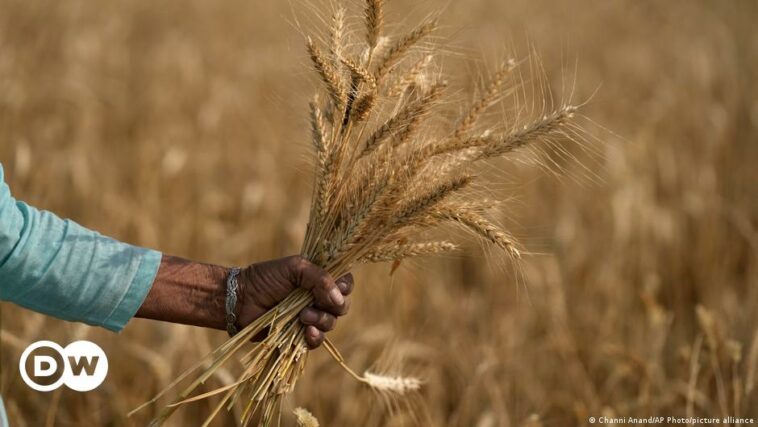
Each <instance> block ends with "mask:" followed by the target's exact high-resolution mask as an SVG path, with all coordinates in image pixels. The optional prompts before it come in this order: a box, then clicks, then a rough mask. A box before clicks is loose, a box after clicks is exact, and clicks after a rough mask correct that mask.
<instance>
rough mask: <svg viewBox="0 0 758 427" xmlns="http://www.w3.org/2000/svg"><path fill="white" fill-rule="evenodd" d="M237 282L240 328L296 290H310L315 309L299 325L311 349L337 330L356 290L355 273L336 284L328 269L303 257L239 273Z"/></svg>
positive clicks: (306, 310)
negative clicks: (327, 334) (337, 324)
mask: <svg viewBox="0 0 758 427" xmlns="http://www.w3.org/2000/svg"><path fill="white" fill-rule="evenodd" d="M237 282H238V283H239V300H238V302H237V304H238V307H239V309H238V314H237V319H238V321H237V326H238V327H244V326H246V325H248V324H249V323H251V322H253V321H254V320H255V319H257V318H258V317H260V316H262V315H263V314H264V313H266V312H267V311H268V310H270V309H271V308H273V307H274V306H276V305H277V304H278V303H279V302H281V301H282V300H283V299H284V298H286V297H287V295H289V294H290V293H291V292H292V291H294V290H295V289H296V288H303V289H306V290H309V291H311V292H312V293H313V297H314V299H315V302H314V304H313V306H312V307H306V308H304V309H303V310H302V311H301V312H300V322H302V323H303V324H304V325H306V328H305V341H306V343H307V344H308V347H309V348H311V349H313V348H316V347H318V346H319V345H321V343H322V342H323V341H324V338H325V335H324V334H325V333H326V332H328V331H331V330H332V329H334V326H335V324H336V322H337V318H338V317H340V316H343V315H345V314H346V313H347V311H348V310H349V309H350V293H351V292H352V290H353V275H352V274H346V275H344V276H342V277H340V278H339V279H337V280H336V281H335V280H334V279H333V278H332V277H331V276H330V275H329V273H327V272H326V270H324V269H322V268H321V267H319V266H317V265H315V264H313V263H311V262H309V261H308V260H306V259H305V258H303V257H301V256H290V257H286V258H280V259H275V260H271V261H264V262H260V263H255V264H252V265H250V266H248V267H246V268H244V269H243V270H242V271H241V272H240V275H239V278H238V280H237Z"/></svg>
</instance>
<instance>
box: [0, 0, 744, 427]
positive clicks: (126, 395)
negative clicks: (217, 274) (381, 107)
mask: <svg viewBox="0 0 758 427" xmlns="http://www.w3.org/2000/svg"><path fill="white" fill-rule="evenodd" d="M335 2H336V0H334V1H333V2H330V1H329V0H292V1H241V0H229V1H223V2H207V1H206V2H202V1H196V0H193V1H180V0H165V1H148V0H133V1H128V2H92V1H85V0H57V1H53V0H40V1H24V0H0V162H2V164H3V167H4V168H5V173H6V177H5V178H6V181H7V183H8V185H9V186H10V188H11V190H12V191H13V194H14V196H15V197H16V198H17V199H20V200H23V201H25V202H27V203H29V204H30V205H33V206H36V207H38V208H41V209H46V210H50V211H52V212H55V213H56V214H58V215H59V216H61V217H64V218H71V219H73V220H74V221H76V222H78V223H79V224H82V225H84V226H86V227H89V228H92V229H95V230H97V231H99V232H101V233H103V234H105V235H108V236H112V237H115V238H117V239H119V240H123V241H126V242H129V243H132V244H136V245H140V246H145V247H150V248H154V249H158V250H160V251H162V252H164V253H167V254H172V255H177V256H182V257H185V258H189V259H193V260H197V261H203V262H209V263H215V264H221V265H229V266H231V265H240V266H242V265H247V264H250V263H252V262H256V261H261V260H266V259H271V258H279V257H283V256H286V255H292V254H297V253H299V252H300V249H301V245H302V243H303V240H304V236H305V235H306V226H307V224H308V219H309V213H310V210H311V196H312V194H313V193H314V191H313V183H312V181H313V172H312V169H313V167H314V161H313V155H312V147H311V123H310V122H309V120H310V119H311V112H309V102H310V101H311V100H312V99H313V93H314V91H315V90H316V88H317V87H319V84H320V82H319V79H318V77H317V74H316V73H315V72H314V70H313V66H312V65H311V59H310V58H309V51H308V50H307V49H306V36H307V35H310V34H314V33H315V34H317V35H320V36H321V39H317V40H323V39H324V38H325V37H326V36H324V34H325V32H326V31H327V30H328V26H329V19H330V16H331V14H332V13H333V11H334V10H335V6H334V4H335ZM363 4H364V3H363V2H362V1H359V0H349V1H348V2H347V3H346V7H347V9H348V11H349V12H351V13H352V14H353V16H354V15H355V14H356V13H357V14H360V13H362V10H363V9H362V8H363ZM430 13H433V14H435V16H436V14H438V15H439V16H438V21H439V30H438V31H437V32H435V33H434V35H433V36H432V37H431V38H430V40H429V41H426V42H425V43H428V44H422V49H426V48H428V47H429V46H432V45H433V44H439V45H440V46H444V47H443V48H440V49H439V51H438V52H436V55H437V57H438V58H439V59H438V62H437V65H438V70H441V71H440V74H443V73H444V76H445V78H446V79H447V78H448V76H450V78H449V87H447V91H448V92H449V93H450V94H451V95H452V100H450V99H448V100H446V101H445V104H444V111H445V112H447V113H450V114H458V115H459V113H462V112H465V109H466V108H467V105H469V104H470V102H471V101H472V99H473V96H472V94H477V93H481V92H482V90H483V88H485V87H486V84H487V82H488V81H489V80H490V79H491V77H492V76H493V73H494V71H495V70H497V67H498V65H499V64H502V63H504V62H505V61H506V60H507V59H509V58H512V59H513V60H514V61H515V63H516V64H518V69H519V70H520V71H519V72H518V75H517V76H518V78H513V79H512V80H508V81H506V82H505V86H506V92H507V91H508V90H511V92H508V93H510V94H516V95H515V96H517V98H518V99H519V100H520V101H521V103H520V104H518V106H517V107H509V105H511V104H508V103H503V105H498V106H497V107H496V108H493V109H492V111H490V112H489V113H488V115H487V117H486V118H487V119H488V120H489V121H490V122H492V121H502V122H507V123H509V124H510V123H511V122H510V121H509V120H511V119H512V118H513V117H514V114H517V113H518V112H519V111H522V108H523V109H527V110H529V111H541V110H542V109H541V106H540V103H541V102H542V99H545V100H546V102H547V103H548V104H549V105H548V108H547V110H550V107H551V106H552V107H560V106H561V105H564V103H568V102H572V103H574V104H577V105H581V107H580V109H579V111H578V112H577V116H578V117H577V126H579V127H578V128H577V129H580V132H579V134H580V135H581V143H575V142H570V143H568V144H566V145H560V146H558V144H556V143H551V144H544V145H540V142H539V141H537V142H535V149H534V150H531V151H530V155H519V156H514V157H512V158H505V159H496V160H492V161H488V162H487V163H486V166H485V167H483V168H482V169H483V170H481V174H482V175H483V176H484V177H486V178H487V180H488V183H489V184H488V187H487V188H480V187H478V188H477V191H478V193H477V194H478V195H480V196H482V197H485V196H486V197H488V198H494V199H497V200H501V201H503V203H501V204H499V205H498V207H497V208H496V210H495V212H494V217H493V218H494V220H495V222H496V223H497V224H499V225H502V226H503V228H504V229H506V230H507V231H508V232H509V233H510V234H512V235H513V237H514V238H515V240H516V241H517V242H518V250H519V252H520V254H521V256H520V259H518V260H514V259H513V257H512V256H507V255H504V254H503V251H499V250H497V248H493V245H491V244H487V243H486V242H484V239H477V238H475V237H474V238H472V237H465V235H464V233H460V236H458V235H457V233H453V234H455V237H456V238H458V237H460V238H461V241H463V242H464V243H463V246H464V248H465V250H463V251H459V252H454V253H449V254H448V253H446V254H444V255H442V256H438V257H414V258H409V259H405V260H403V261H402V262H400V263H397V262H396V263H392V262H388V263H380V264H374V265H370V266H359V267H357V268H355V269H354V270H353V273H354V274H355V282H356V285H355V286H356V287H355V291H354V293H353V302H352V308H351V310H350V313H349V314H348V315H347V316H346V317H345V318H342V319H341V320H340V321H339V322H338V324H337V327H336V329H335V330H334V331H333V332H331V333H330V334H329V338H330V340H331V341H332V342H333V343H334V344H335V345H336V346H337V347H339V349H340V352H341V354H342V355H343V356H344V358H345V363H346V364H347V365H349V366H350V367H352V368H353V369H355V370H356V371H357V372H364V371H366V370H371V371H372V372H373V371H379V372H383V373H387V374H389V375H411V376H413V377H418V378H420V379H421V381H422V385H421V387H420V389H419V390H418V392H417V393H412V394H409V395H407V396H404V397H403V398H402V399H399V400H387V399H385V398H383V396H382V395H378V394H377V393H376V392H375V391H372V390H370V389H369V388H368V387H366V386H365V385H364V384H361V383H359V382H356V381H354V379H353V378H351V377H350V376H349V375H347V374H346V373H345V372H344V371H343V370H342V369H341V368H340V366H339V365H337V364H335V363H334V361H333V360H332V358H331V357H330V355H329V353H328V352H327V351H325V350H324V349H323V348H320V349H317V350H315V351H312V352H311V354H310V355H309V359H308V364H307V366H306V367H305V371H304V373H303V376H302V378H301V379H300V381H299V382H298V384H297V387H296V388H295V390H294V391H293V392H292V393H291V394H290V395H289V396H287V397H286V398H285V399H284V400H283V404H282V425H286V426H294V425H297V423H296V421H295V417H294V416H293V415H292V411H293V410H294V409H295V408H297V407H302V408H305V409H307V410H308V411H310V412H311V413H312V414H313V415H314V416H315V417H316V418H317V419H318V420H319V422H320V425H322V426H367V427H379V426H416V425H423V426H453V427H501V426H513V427H519V426H524V427H527V426H528V427H538V426H546V427H547V426H555V427H564V426H583V425H587V423H588V420H589V419H590V417H595V419H599V418H600V417H607V418H608V419H610V418H623V417H637V418H648V417H664V418H665V417H718V418H721V419H723V418H725V417H738V418H739V417H741V418H753V419H758V390H756V388H757V387H758V190H757V189H756V187H757V186H758V30H756V29H755V22H756V21H757V20H758V2H754V1H751V0H734V1H720V2H717V1H705V0H703V1H683V0H671V1H665V2H662V1H647V0H646V1H634V0H618V1H612V2H611V1H601V0H577V1H572V2H557V1H547V0H465V1H464V0H444V1H443V0H423V1H420V2H418V1H410V0H388V1H387V2H386V9H385V22H386V25H387V27H388V29H390V30H392V32H396V31H397V32H407V31H409V30H412V29H413V28H414V27H415V26H416V25H417V24H418V22H421V21H423V20H424V19H426V18H428V17H429V14H430ZM360 25H361V24H360V23H359V22H356V21H347V24H346V29H347V31H355V32H360V31H362V27H360ZM430 49H431V48H430ZM520 94H525V95H530V96H526V97H525V98H524V99H522V98H520V97H521V95H520ZM569 97H570V99H569ZM533 99H534V100H535V101H534V102H535V103H536V104H530V103H531V102H532V100H533ZM447 113H441V114H439V116H433V117H431V119H432V120H434V119H440V120H441V119H442V118H444V117H442V116H444V114H447ZM433 123H436V122H434V121H433ZM0 285H1V284H0ZM0 310H1V317H0V329H1V333H0V363H1V365H0V366H1V367H2V369H1V370H0V395H2V398H3V402H4V404H5V407H6V410H7V412H8V416H9V418H10V422H11V426H14V427H15V426H21V427H23V426H28V427H37V426H45V427H47V426H61V427H63V426H80V425H81V426H132V425H134V426H142V425H146V424H147V423H148V422H149V420H150V419H152V418H153V417H154V416H156V414H157V413H158V412H159V411H160V409H161V405H153V406H150V407H148V408H146V409H144V410H143V411H141V412H137V413H136V414H134V415H133V416H131V417H127V413H128V412H129V411H131V410H132V409H134V408H135V407H137V406H139V405H140V404H142V403H144V402H145V401H147V400H149V399H151V398H152V397H153V396H154V395H155V394H156V393H158V392H159V391H161V390H162V389H164V388H165V387H166V386H167V385H168V384H169V383H171V382H172V381H173V380H174V379H175V378H176V377H177V376H178V375H179V374H181V373H182V372H183V371H184V370H185V369H187V368H188V367H190V366H191V365H193V364H194V363H195V362H197V361H198V360H199V359H200V358H201V357H202V356H204V355H205V354H207V353H208V352H210V351H211V350H213V349H215V348H216V347H217V346H218V345H220V344H221V343H223V342H224V340H225V339H226V338H227V337H226V334H225V333H223V332H218V331H211V330H205V329H199V328H193V327H189V326H180V325H171V324H167V323H159V322H154V321H148V320H142V319H134V320H132V321H131V322H130V323H129V325H128V326H127V327H126V328H125V329H124V330H123V331H122V332H121V333H119V334H114V333H110V332H108V331H106V330H103V329H98V328H94V327H90V326H87V325H84V324H77V323H67V322H64V321H61V320H56V319H53V318H49V317H45V316H43V315H40V314H36V313H32V312H30V311H27V310H24V309H21V308H19V307H16V306H14V305H12V304H10V303H6V302H3V303H2V306H1V309H0ZM78 339H87V340H90V341H93V342H96V343H97V344H99V345H100V346H101V347H103V349H104V350H105V353H106V354H107V356H108V362H109V372H108V377H107V379H106V381H105V382H104V383H103V385H101V386H100V387H99V388H98V389H96V390H94V391H91V392H86V393H80V392H75V391H71V390H68V389H65V388H62V389H58V390H56V391H53V392H49V393H41V392H37V391H33V390H32V389H30V388H29V387H27V386H26V385H25V384H24V382H23V381H22V380H21V377H20V375H19V371H18V361H19V358H20V355H21V353H22V352H23V350H24V348H26V347H27V346H28V345H29V344H31V343H32V342H35V341H38V340H53V341H56V342H59V343H67V342H72V341H75V340H78ZM240 370H241V367H240V366H239V364H237V363H236V362H235V363H230V364H228V365H224V367H223V368H221V369H219V370H218V371H216V372H215V374H214V375H213V376H212V377H211V378H210V379H209V381H208V382H207V384H205V385H203V386H202V387H201V391H209V390H213V389H215V388H218V387H221V386H226V385H229V384H232V383H234V382H235V381H236V378H237V376H238V374H239V371H240ZM160 403H161V404H166V403H170V400H169V399H163V400H161V401H160ZM216 403H217V400H214V398H211V399H208V400H203V401H200V402H194V403H190V404H187V405H184V406H182V407H181V408H180V409H179V410H178V411H177V412H176V413H175V414H174V415H173V416H172V417H171V418H170V419H169V421H168V422H167V424H166V425H171V426H174V425H176V426H191V425H199V423H200V422H202V420H204V419H205V418H206V417H207V416H208V414H209V413H210V412H211V411H212V409H213V408H214V407H215V404H216ZM240 416H241V410H240V408H237V407H235V408H234V409H233V410H232V411H231V412H228V413H227V412H226V411H223V412H222V413H221V416H219V417H218V418H217V419H216V420H215V421H214V422H213V424H212V425H218V426H227V425H237V423H238V421H239V418H240ZM669 424H671V425H675V424H674V423H673V422H670V421H664V422H663V423H662V425H669ZM619 425H620V424H619ZM722 425H725V424H722ZM726 425H745V424H740V423H726Z"/></svg>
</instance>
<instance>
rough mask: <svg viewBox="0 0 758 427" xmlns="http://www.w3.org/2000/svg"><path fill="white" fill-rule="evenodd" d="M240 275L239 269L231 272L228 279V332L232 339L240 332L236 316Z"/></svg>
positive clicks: (233, 269)
mask: <svg viewBox="0 0 758 427" xmlns="http://www.w3.org/2000/svg"><path fill="white" fill-rule="evenodd" d="M239 274H240V269H239V268H237V267H234V268H232V269H231V270H229V277H227V279H226V332H228V333H229V336H230V337H232V336H234V335H236V334H237V332H239V331H238V330H237V315H236V314H234V311H235V309H236V308H237V289H238V288H239V284H238V283H237V276H238V275H239Z"/></svg>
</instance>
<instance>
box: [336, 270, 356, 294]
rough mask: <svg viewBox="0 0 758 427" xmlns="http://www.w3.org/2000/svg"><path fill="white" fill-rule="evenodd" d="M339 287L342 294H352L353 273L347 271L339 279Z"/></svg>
mask: <svg viewBox="0 0 758 427" xmlns="http://www.w3.org/2000/svg"><path fill="white" fill-rule="evenodd" d="M337 287H338V288H340V292H342V295H344V296H348V295H350V294H351V293H352V292H353V273H347V274H346V275H344V276H342V277H340V278H339V279H337Z"/></svg>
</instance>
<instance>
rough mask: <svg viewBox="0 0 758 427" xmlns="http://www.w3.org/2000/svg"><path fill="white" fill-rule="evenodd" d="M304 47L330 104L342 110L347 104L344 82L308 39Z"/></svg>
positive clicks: (319, 50)
mask: <svg viewBox="0 0 758 427" xmlns="http://www.w3.org/2000/svg"><path fill="white" fill-rule="evenodd" d="M306 45H307V48H308V54H309V55H310V57H311V62H313V66H314V68H315V69H316V72H318V74H319V76H320V77H321V81H322V82H323V83H324V85H325V86H326V90H327V92H328V93H329V96H330V97H331V98H332V102H334V105H335V106H337V108H338V109H340V108H342V106H344V105H345V104H346V103H347V98H346V94H345V88H344V87H345V84H344V82H343V81H342V79H341V78H340V76H339V74H338V73H337V70H336V69H335V68H334V67H333V66H332V65H331V64H330V63H329V62H328V61H327V59H326V58H325V56H324V54H323V52H321V49H319V47H318V46H316V45H315V44H314V43H313V40H312V39H311V38H310V37H308V40H307V43H306Z"/></svg>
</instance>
